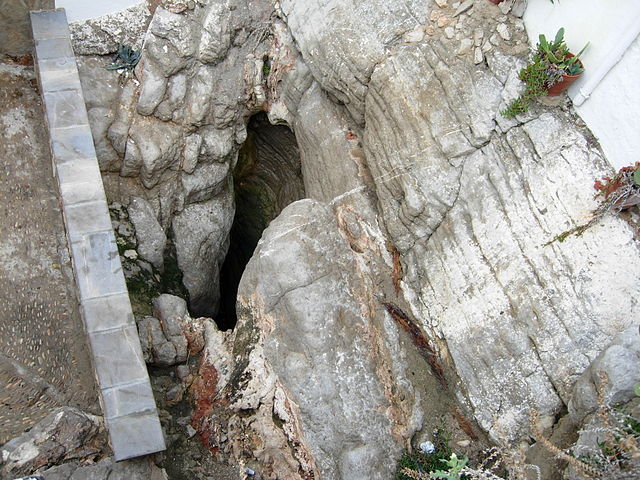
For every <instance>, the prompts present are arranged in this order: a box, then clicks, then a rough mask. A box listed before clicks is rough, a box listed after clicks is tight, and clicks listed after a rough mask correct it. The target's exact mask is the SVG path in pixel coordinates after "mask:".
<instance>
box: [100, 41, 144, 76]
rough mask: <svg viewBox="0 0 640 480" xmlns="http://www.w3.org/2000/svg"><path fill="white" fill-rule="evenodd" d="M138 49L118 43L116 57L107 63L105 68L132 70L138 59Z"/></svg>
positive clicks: (139, 53)
mask: <svg viewBox="0 0 640 480" xmlns="http://www.w3.org/2000/svg"><path fill="white" fill-rule="evenodd" d="M140 55H141V52H140V50H134V49H132V48H131V47H130V46H128V45H120V47H118V52H117V53H116V59H115V61H114V62H113V63H112V64H111V65H107V67H106V69H107V70H121V69H125V70H133V69H134V68H135V66H136V65H137V64H138V62H139V61H140Z"/></svg>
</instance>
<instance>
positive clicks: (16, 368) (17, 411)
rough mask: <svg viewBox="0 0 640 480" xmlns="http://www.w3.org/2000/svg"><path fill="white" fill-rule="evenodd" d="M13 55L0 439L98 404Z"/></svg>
mask: <svg viewBox="0 0 640 480" xmlns="http://www.w3.org/2000/svg"><path fill="white" fill-rule="evenodd" d="M24 60H25V59H23V62H22V63H28V59H27V61H24ZM15 63H16V62H13V61H12V60H11V59H10V58H8V57H4V58H0V132H2V137H1V138H0V162H1V164H0V215H1V217H0V218H1V220H0V444H3V443H5V442H6V441H7V440H9V439H10V438H13V437H15V436H17V435H19V434H21V433H22V432H24V431H25V430H27V429H29V428H30V427H31V426H32V425H34V424H35V423H36V422H38V421H39V420H41V419H42V418H43V417H44V416H46V415H47V414H48V413H50V412H51V411H52V410H53V409H54V408H56V407H58V406H61V405H71V406H75V407H78V408H80V409H82V410H85V411H89V412H92V413H98V412H99V407H98V402H97V392H96V389H95V380H94V376H93V371H92V367H91V361H90V357H89V350H88V346H87V344H86V340H85V335H84V330H83V326H82V321H81V318H80V314H79V311H78V306H77V300H76V298H75V293H74V291H73V289H72V288H73V283H72V282H73V280H72V278H73V277H72V276H71V263H70V261H69V256H68V252H67V249H66V242H65V237H64V227H63V223H62V214H61V211H60V207H59V203H58V200H57V197H56V191H55V188H56V187H55V183H54V179H53V177H52V173H51V158H50V154H49V146H48V141H47V138H48V137H47V133H46V126H45V123H44V117H43V111H42V104H41V102H40V96H39V93H38V90H37V84H36V80H35V74H34V71H33V67H32V66H29V65H26V66H23V65H16V64H15Z"/></svg>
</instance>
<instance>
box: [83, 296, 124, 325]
mask: <svg viewBox="0 0 640 480" xmlns="http://www.w3.org/2000/svg"><path fill="white" fill-rule="evenodd" d="M82 312H83V316H84V322H85V326H86V330H87V332H88V333H93V332H99V331H102V330H113V329H114V328H122V327H133V326H135V324H136V322H135V319H134V318H133V312H132V311H131V303H130V301H129V295H127V294H125V293H122V294H119V295H111V296H108V297H100V298H92V299H87V300H85V301H83V302H82Z"/></svg>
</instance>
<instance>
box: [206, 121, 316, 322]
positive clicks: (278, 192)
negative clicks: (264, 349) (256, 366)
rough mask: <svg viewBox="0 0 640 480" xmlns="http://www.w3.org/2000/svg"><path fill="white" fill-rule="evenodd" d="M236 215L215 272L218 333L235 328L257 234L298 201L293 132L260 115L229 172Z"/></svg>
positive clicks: (297, 164) (249, 128) (300, 192)
mask: <svg viewBox="0 0 640 480" xmlns="http://www.w3.org/2000/svg"><path fill="white" fill-rule="evenodd" d="M233 185H234V192H235V194H234V195H235V203H236V213H235V217H234V220H233V225H232V227H231V233H230V243H229V251H228V252H227V256H226V258H225V261H224V264H223V265H222V269H221V271H220V293H221V300H220V310H219V312H218V315H217V317H216V323H217V324H218V327H219V328H220V329H222V330H228V329H231V328H233V327H234V326H235V324H236V321H237V316H236V297H237V294H238V285H239V283H240V279H241V278H242V273H243V272H244V269H245V267H246V266H247V263H248V262H249V260H250V259H251V256H252V255H253V251H254V250H255V248H256V245H257V244H258V240H260V237H261V236H262V232H263V231H264V229H265V228H267V226H268V225H269V222H271V220H273V219H274V218H275V217H277V216H278V214H279V213H280V212H281V211H282V209H283V208H284V207H286V206H287V205H289V204H290V203H292V202H294V201H296V200H299V199H301V198H304V185H303V182H302V171H301V166H300V154H299V151H298V145H297V142H296V137H295V135H294V134H293V132H292V131H291V130H290V129H289V128H287V127H285V126H282V125H271V124H270V123H269V120H268V119H267V116H266V115H265V114H264V113H259V114H257V115H254V116H253V117H251V119H250V120H249V124H248V126H247V140H246V141H245V143H244V145H243V146H242V148H241V149H240V152H239V153H238V162H237V164H236V167H235V169H234V170H233Z"/></svg>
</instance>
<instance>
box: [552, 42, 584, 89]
mask: <svg viewBox="0 0 640 480" xmlns="http://www.w3.org/2000/svg"><path fill="white" fill-rule="evenodd" d="M567 56H568V57H569V58H571V57H574V56H575V55H574V54H573V53H569V54H567ZM578 61H579V62H580V65H581V66H583V65H582V61H581V60H578ZM583 68H584V66H583ZM582 73H584V72H582ZM582 73H579V74H578V75H567V74H562V79H561V80H560V81H559V82H558V83H555V84H553V85H552V86H551V87H549V90H548V93H547V95H548V96H550V97H557V96H558V95H560V94H562V93H563V92H564V91H565V90H567V88H569V87H570V86H571V84H572V83H573V82H575V81H576V80H577V79H578V78H579V77H580V76H581V75H582Z"/></svg>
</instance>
